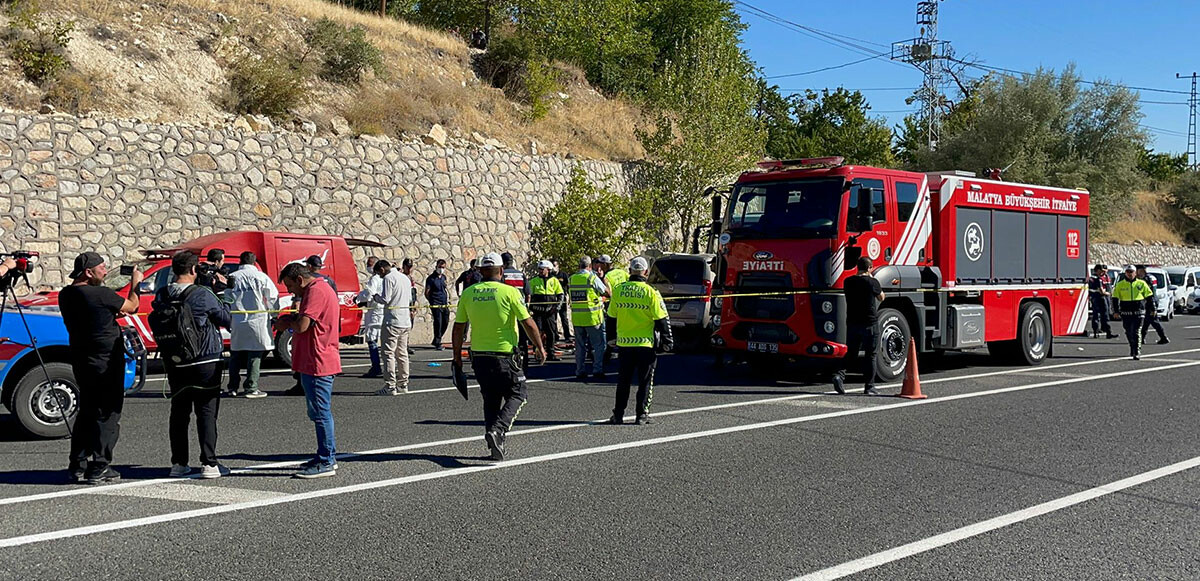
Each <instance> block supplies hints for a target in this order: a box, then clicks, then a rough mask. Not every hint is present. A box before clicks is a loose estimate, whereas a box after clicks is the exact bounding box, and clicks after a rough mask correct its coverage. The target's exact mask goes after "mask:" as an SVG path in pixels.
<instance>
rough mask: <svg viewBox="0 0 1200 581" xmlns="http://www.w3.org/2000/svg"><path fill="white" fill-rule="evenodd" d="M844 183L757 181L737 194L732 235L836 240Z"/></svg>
mask: <svg viewBox="0 0 1200 581" xmlns="http://www.w3.org/2000/svg"><path fill="white" fill-rule="evenodd" d="M842 183H843V182H842V180H841V179H822V180H790V181H779V182H755V183H746V184H741V185H739V186H737V188H735V189H734V191H733V204H732V206H731V208H730V213H729V222H728V228H727V229H726V231H727V232H729V233H730V234H731V235H739V234H741V235H743V236H754V237H760V238H779V237H789V238H833V237H834V236H836V235H837V227H838V215H839V214H840V213H841V207H842Z"/></svg>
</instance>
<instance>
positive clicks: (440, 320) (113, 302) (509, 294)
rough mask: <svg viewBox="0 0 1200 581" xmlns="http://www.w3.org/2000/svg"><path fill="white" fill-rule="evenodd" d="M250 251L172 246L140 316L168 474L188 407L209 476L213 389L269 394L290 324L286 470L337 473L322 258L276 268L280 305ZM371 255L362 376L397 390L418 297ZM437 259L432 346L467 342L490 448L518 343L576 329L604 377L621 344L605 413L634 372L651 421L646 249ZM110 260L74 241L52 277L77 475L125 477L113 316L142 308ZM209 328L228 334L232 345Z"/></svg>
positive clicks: (335, 344) (579, 344) (329, 288)
mask: <svg viewBox="0 0 1200 581" xmlns="http://www.w3.org/2000/svg"><path fill="white" fill-rule="evenodd" d="M258 264H259V258H258V257H257V256H255V254H254V253H253V252H243V253H242V254H241V255H240V256H238V264H237V266H236V268H229V267H226V266H225V256H224V253H223V252H221V251H220V250H213V251H210V252H208V253H207V254H206V256H205V257H204V259H203V260H201V258H200V257H199V256H198V255H196V254H192V253H190V252H178V253H176V254H175V255H174V256H173V257H172V259H171V267H170V269H171V274H172V277H173V278H172V281H171V283H170V284H169V285H166V286H163V287H162V288H159V289H158V290H157V291H156V293H155V296H154V299H153V301H152V303H151V304H152V309H151V312H150V313H149V314H148V317H147V319H148V323H149V325H150V328H151V331H153V333H154V337H155V341H156V343H157V348H158V351H159V354H160V356H161V359H162V362H163V365H164V367H165V371H166V375H167V385H168V392H169V394H170V398H171V405H170V416H169V418H168V429H167V432H168V436H169V439H170V448H171V458H170V461H171V468H170V472H169V474H170V476H172V477H185V476H189V475H192V474H193V471H192V469H191V467H190V466H189V458H190V450H189V433H190V424H191V418H192V416H193V415H194V416H195V418H196V427H197V439H198V440H199V445H200V455H199V461H200V467H199V472H198V473H197V474H195V475H196V476H198V477H200V478H219V477H220V476H222V475H223V474H226V473H227V470H226V469H225V468H224V467H223V466H221V464H220V462H219V461H218V454H217V433H218V432H217V418H218V416H219V409H220V404H221V399H222V395H223V394H224V395H228V396H235V397H238V396H240V397H245V398H248V399H257V398H262V397H265V396H266V393H265V392H263V391H262V389H261V387H260V383H259V381H260V369H261V365H262V360H263V358H264V357H265V355H266V354H267V353H268V352H270V351H271V350H273V349H274V348H275V344H274V343H275V337H278V336H280V335H281V334H284V333H287V334H289V335H290V340H291V367H292V371H293V373H294V376H295V378H296V380H297V385H296V386H295V387H293V389H292V390H289V392H286V393H298V394H302V395H303V396H304V397H305V402H306V409H307V414H308V417H309V419H310V420H311V421H312V422H313V425H314V429H315V432H316V453H315V455H314V456H313V458H312V459H311V460H310V461H308V462H306V463H304V464H303V465H302V466H301V467H300V469H299V470H298V471H297V472H296V473H295V477H297V478H320V477H325V476H333V475H335V474H336V473H337V468H338V466H337V446H336V437H335V429H334V425H335V424H334V418H333V412H332V395H333V385H334V380H335V378H336V377H337V376H338V375H340V374H341V373H342V366H341V354H340V346H339V335H340V333H339V330H340V329H339V326H340V318H341V317H340V312H341V305H340V304H339V300H338V295H337V288H336V284H335V283H334V281H333V279H332V278H331V277H329V276H326V275H324V274H323V273H322V272H321V270H322V268H323V267H324V265H323V263H322V260H321V257H319V256H310V257H308V259H306V260H304V261H301V262H296V263H290V264H287V265H286V266H284V267H283V269H282V271H281V272H280V274H279V280H278V283H279V284H282V285H283V286H284V287H285V288H286V289H287V292H288V293H289V294H290V295H291V297H292V304H291V306H290V308H288V309H286V310H283V311H281V310H280V309H279V302H280V294H279V291H278V288H277V285H276V281H273V280H271V277H269V276H268V275H267V274H266V273H264V272H263V271H262V269H260V268H259V266H258ZM367 267H368V270H369V271H370V276H369V278H368V279H367V281H366V283H365V285H364V287H363V289H362V291H361V292H360V293H359V294H358V297H357V299H358V303H359V305H360V306H361V307H362V308H363V311H364V312H363V335H364V338H365V339H366V343H367V347H368V351H369V353H370V358H371V368H370V369H369V370H368V371H367V373H366V374H364V377H367V378H376V377H382V379H383V387H382V388H381V389H380V390H379V391H378V392H376V393H377V394H379V395H399V394H402V393H407V392H408V388H409V377H410V358H409V355H410V354H412V353H413V351H412V349H411V347H410V346H409V338H410V334H411V331H412V325H413V316H412V314H413V310H414V307H415V306H416V304H417V299H416V294H417V289H416V284H415V282H414V280H413V278H412V268H413V263H412V261H411V260H409V259H405V260H404V261H403V262H402V263H401V266H400V267H399V268H396V267H395V266H393V265H392V263H391V262H389V261H387V260H383V259H378V258H376V257H371V258H369V259H368V260H367ZM448 267H449V265H448V263H447V262H446V261H445V260H438V261H437V263H436V264H435V268H434V270H433V272H432V273H431V274H430V275H429V276H428V277H426V279H425V285H424V292H423V296H424V298H425V300H426V303H427V304H426V305H425V307H424V308H428V309H429V310H430V320H431V321H432V324H433V340H432V343H431V346H432V347H433V348H434V349H438V350H442V349H444V345H443V343H442V341H443V337H444V335H445V333H446V332H447V331H448V330H449V331H450V332H451V342H452V349H453V361H454V366H455V369H461V366H462V362H463V358H464V353H465V350H464V348H469V353H470V361H471V365H472V368H473V370H474V373H475V377H476V380H477V381H478V382H479V388H480V392H481V395H482V399H483V403H484V441H485V443H486V445H487V447H488V450H489V454H490V456H491V458H493V459H495V460H503V459H504V457H505V446H504V442H505V436H506V434H507V433H508V431H509V430H510V429H511V427H512V423H513V421H514V420H515V418H516V416H517V414H518V413H519V411H520V409H521V408H522V406H524V404H525V402H526V401H527V399H528V395H527V389H526V385H525V383H526V379H525V370H526V368H527V366H528V364H529V358H530V357H533V358H534V359H535V360H536V361H537V362H538V363H541V362H543V361H546V360H551V361H555V360H560V359H561V352H560V351H559V347H561V346H563V344H561V343H559V341H558V339H559V338H560V337H562V338H563V339H565V340H567V341H571V340H573V341H574V346H575V370H576V377H577V378H578V379H579V380H581V381H602V380H604V378H605V375H604V364H605V362H606V361H607V360H609V358H610V357H611V355H612V353H613V351H614V350H619V351H620V358H619V363H620V365H619V372H618V376H617V389H616V393H615V400H616V401H615V406H614V408H613V414H612V417H611V418H610V420H609V423H614V424H619V423H622V422H623V421H624V417H625V409H626V407H627V405H628V399H629V394H630V391H631V389H632V385H633V383H634V382H635V381H636V383H637V385H638V389H637V393H636V403H635V406H636V407H635V414H634V423H636V424H646V423H648V422H649V421H650V404H651V400H652V394H653V381H654V370H655V365H656V361H657V354H658V353H660V352H663V351H670V350H671V349H673V347H674V340H673V336H672V333H671V326H670V323H669V320H668V317H667V310H666V307H665V304H664V303H663V299H662V296H661V295H660V294H659V293H658V292H657V291H656V290H655V289H654V288H653V287H651V286H650V285H649V284H647V283H646V274H647V271H648V270H649V268H648V262H647V261H646V259H644V258H640V257H639V258H635V259H633V261H631V262H630V264H629V269H628V270H625V269H622V268H619V267H616V266H614V265H613V261H612V259H611V258H610V257H608V256H607V255H602V256H599V257H597V258H595V259H592V258H589V257H582V258H580V260H579V263H578V270H577V271H576V272H574V273H573V274H567V273H563V272H560V271H559V270H558V267H557V264H555V263H554V262H552V261H546V260H542V261H539V262H538V263H537V264H536V274H535V276H533V277H527V276H526V274H525V273H524V272H522V271H521V270H520V269H518V268H517V267H516V264H515V261H514V260H513V257H512V255H511V254H509V253H507V252H506V253H503V254H497V253H488V254H486V255H484V256H483V257H482V258H480V259H478V260H472V261H471V265H470V268H469V269H467V270H466V271H465V272H463V273H462V274H461V275H460V276H459V277H458V278H457V279H456V280H455V282H454V285H453V286H451V285H450V284H449V278H448V274H447V272H448ZM107 275H108V266H107V264H106V262H105V260H104V259H103V257H101V256H100V255H99V254H97V253H95V252H85V253H82V254H80V255H79V256H78V257H76V259H75V263H74V268H73V269H72V272H71V274H70V278H71V281H72V282H71V284H70V285H68V286H67V287H66V288H64V289H63V290H62V292H61V293H60V306H61V309H62V314H63V320H64V322H65V323H66V326H67V331H68V335H69V338H70V344H71V347H72V352H73V353H74V361H73V362H72V364H73V367H74V372H75V376H76V377H77V378H78V382H79V386H80V394H79V396H80V397H79V406H78V415H77V416H76V420H75V424H74V426H75V427H74V430H73V432H72V440H71V452H70V458H69V462H68V471H69V476H70V478H71V479H72V480H73V481H76V482H87V483H89V484H101V483H105V482H112V481H114V480H118V479H120V477H121V475H120V474H119V473H117V471H116V470H114V469H113V468H112V466H111V463H112V459H113V450H114V448H115V446H116V443H117V439H118V434H119V422H120V417H121V412H122V403H123V398H124V391H123V379H124V347H123V343H122V341H121V334H120V329H119V327H118V323H117V320H118V318H119V317H122V316H126V315H131V314H135V313H137V312H138V308H139V305H140V299H139V296H138V292H139V286H140V283H141V282H142V280H143V278H144V275H143V274H142V273H141V272H140V271H138V270H137V269H134V270H133V272H132V274H131V278H130V284H129V291H128V293H127V294H126V295H125V296H123V297H122V296H119V295H118V294H117V292H116V291H114V290H113V289H111V288H109V287H106V286H104V285H103V283H104V280H105V278H106V277H107ZM451 289H453V290H454V291H455V292H456V293H457V294H458V295H459V298H458V301H457V304H456V305H452V304H451V297H450V291H451ZM451 309H454V315H453V316H454V325H453V327H452V328H450V318H451ZM568 323H570V324H568ZM560 325H561V332H560V329H559V326H560ZM221 329H227V330H228V331H229V334H230V342H229V348H228V349H229V356H228V358H226V357H225V356H224V351H225V346H224V344H223V341H222V338H221ZM589 357H590V359H591V361H590V362H589V361H588V359H589ZM226 371H228V373H227V374H226ZM226 376H227V378H226Z"/></svg>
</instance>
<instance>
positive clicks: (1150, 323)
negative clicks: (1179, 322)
mask: <svg viewBox="0 0 1200 581" xmlns="http://www.w3.org/2000/svg"><path fill="white" fill-rule="evenodd" d="M1150 327H1154V332H1156V333H1158V338H1159V339H1166V338H1167V333H1166V332H1165V331H1163V326H1162V323H1159V322H1158V314H1157V313H1155V312H1154V311H1151V310H1147V312H1146V316H1145V318H1143V319H1142V342H1143V343H1145V342H1146V332H1147V331H1149V330H1150Z"/></svg>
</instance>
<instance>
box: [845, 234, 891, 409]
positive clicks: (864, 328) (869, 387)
mask: <svg viewBox="0 0 1200 581" xmlns="http://www.w3.org/2000/svg"><path fill="white" fill-rule="evenodd" d="M842 288H843V290H844V291H845V293H846V358H845V359H843V360H842V364H841V366H840V367H839V368H838V370H837V371H836V372H835V373H834V374H833V389H834V390H836V391H837V392H838V393H842V394H844V393H846V389H845V387H844V384H845V382H846V367H847V364H846V360H849V359H856V358H857V357H858V351H859V350H860V349H861V350H862V351H863V360H862V361H861V362H860V363H861V364H862V366H863V376H864V377H865V383H866V387H865V388H864V389H863V393H864V394H866V395H877V394H878V392H876V391H875V352H876V350H878V348H879V330H878V329H877V328H876V324H877V323H878V322H879V303H881V302H883V287H882V286H880V285H879V281H878V280H875V277H874V276H871V259H870V258H867V257H866V256H860V257H859V258H858V274H856V275H854V276H851V277H849V278H847V279H846V281H845V282H844V283H842Z"/></svg>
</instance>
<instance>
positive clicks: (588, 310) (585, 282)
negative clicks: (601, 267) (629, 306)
mask: <svg viewBox="0 0 1200 581" xmlns="http://www.w3.org/2000/svg"><path fill="white" fill-rule="evenodd" d="M597 278H598V277H597V276H596V275H595V273H592V272H577V273H575V274H573V275H571V278H570V279H568V280H567V288H568V290H569V291H570V294H571V324H572V325H575V326H576V327H595V326H596V325H599V324H600V323H602V322H604V306H603V305H602V304H601V303H600V294H599V293H597V292H596V289H595V287H594V286H593V284H592V281H594V280H596V279H597Z"/></svg>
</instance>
